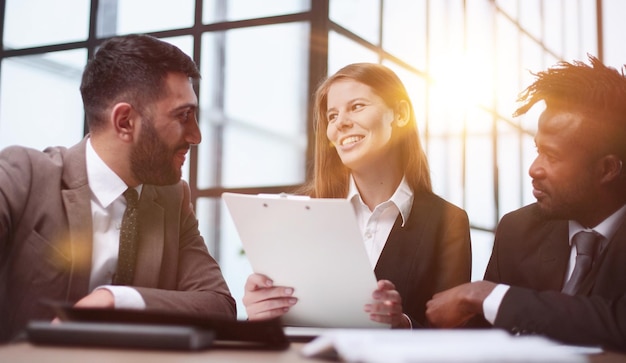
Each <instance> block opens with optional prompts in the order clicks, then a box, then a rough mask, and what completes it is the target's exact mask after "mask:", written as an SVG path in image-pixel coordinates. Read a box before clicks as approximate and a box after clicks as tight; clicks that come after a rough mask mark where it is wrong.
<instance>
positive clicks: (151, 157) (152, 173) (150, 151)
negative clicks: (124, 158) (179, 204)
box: [130, 119, 181, 185]
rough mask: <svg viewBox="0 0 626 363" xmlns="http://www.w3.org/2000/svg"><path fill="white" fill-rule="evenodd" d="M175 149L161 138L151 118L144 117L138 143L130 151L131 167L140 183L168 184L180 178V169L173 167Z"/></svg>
mask: <svg viewBox="0 0 626 363" xmlns="http://www.w3.org/2000/svg"><path fill="white" fill-rule="evenodd" d="M175 153H176V150H171V149H170V148H169V147H168V146H167V145H166V144H165V143H164V142H163V140H161V138H160V137H159V135H158V134H157V132H156V129H155V128H154V125H153V123H152V120H150V119H145V122H144V123H143V127H142V129H141V134H140V135H139V143H138V144H137V145H136V146H135V147H134V148H133V149H132V151H131V155H130V157H131V167H132V169H133V173H134V174H135V177H136V178H137V179H138V180H139V181H140V182H141V183H142V184H153V185H170V184H175V183H177V182H178V181H179V180H180V178H181V171H180V169H176V168H175V167H174V155H175Z"/></svg>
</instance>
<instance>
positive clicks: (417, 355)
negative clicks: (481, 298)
mask: <svg viewBox="0 0 626 363" xmlns="http://www.w3.org/2000/svg"><path fill="white" fill-rule="evenodd" d="M589 349H592V348H588V349H586V350H584V351H582V350H577V349H576V347H569V346H564V345H560V344H557V343H554V342H552V341H550V340H548V339H545V338H542V337H539V336H511V335H510V334H508V333H507V332H505V331H502V330H496V329H481V330H469V329H468V330H463V329H458V330H434V329H422V330H412V331H409V330H367V329H363V330H359V331H350V330H343V329H333V330H328V331H326V332H324V333H323V334H322V335H320V336H319V337H318V338H316V339H314V340H313V341H311V342H310V343H307V344H306V345H304V346H303V348H302V351H301V354H302V355H303V356H305V357H317V358H333V357H335V358H339V359H341V360H342V361H345V362H359V363H410V362H416V363H417V362H433V363H434V362H464V363H474V362H476V363H478V362H480V363H485V362H487V363H489V362H494V363H496V362H497V363H506V362H516V363H517V362H541V363H564V362H568V363H569V362H572V363H582V362H587V358H586V356H585V355H584V354H582V352H584V353H585V354H589V353H590V352H591V351H590V350H589ZM593 349H597V348H593ZM600 351H601V350H596V352H600Z"/></svg>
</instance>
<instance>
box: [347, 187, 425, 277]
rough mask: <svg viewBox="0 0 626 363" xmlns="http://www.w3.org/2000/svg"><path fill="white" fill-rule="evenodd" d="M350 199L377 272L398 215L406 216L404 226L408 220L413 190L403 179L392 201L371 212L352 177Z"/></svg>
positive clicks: (368, 254) (371, 262) (369, 255)
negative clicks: (377, 266) (379, 260)
mask: <svg viewBox="0 0 626 363" xmlns="http://www.w3.org/2000/svg"><path fill="white" fill-rule="evenodd" d="M348 200H350V202H351V203H352V206H353V207H354V212H355V214H356V218H357V221H358V223H359V228H360V230H361V235H362V236H363V243H364V244H365V250H366V251H367V256H368V257H369V260H370V264H371V265H372V269H374V267H376V263H377V262H378V258H379V257H380V254H381V253H382V251H383V248H384V247H385V243H386V242H387V238H388V237H389V233H390V232H391V228H393V225H394V223H395V222H396V218H397V217H398V214H400V215H401V216H402V226H403V227H404V223H406V221H407V220H408V218H409V214H410V213H411V207H412V205H413V191H412V190H411V188H410V187H409V185H408V184H407V182H406V180H405V179H404V178H402V181H401V182H400V185H398V188H397V189H396V191H395V192H394V193H393V195H392V196H391V198H389V200H387V201H386V202H383V203H380V204H379V205H377V206H376V207H375V208H374V210H370V209H369V207H368V206H367V205H366V204H365V203H364V202H363V199H362V198H361V195H360V194H359V190H358V189H357V187H356V184H355V183H354V179H353V178H352V177H350V189H349V191H348Z"/></svg>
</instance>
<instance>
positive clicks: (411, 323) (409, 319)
mask: <svg viewBox="0 0 626 363" xmlns="http://www.w3.org/2000/svg"><path fill="white" fill-rule="evenodd" d="M402 315H404V317H405V318H406V320H408V321H409V329H413V322H412V321H411V318H409V316H408V315H406V314H404V313H403V314H402Z"/></svg>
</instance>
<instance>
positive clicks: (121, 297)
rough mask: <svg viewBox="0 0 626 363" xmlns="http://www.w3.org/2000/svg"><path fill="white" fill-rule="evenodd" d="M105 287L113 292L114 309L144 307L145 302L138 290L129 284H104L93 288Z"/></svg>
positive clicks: (140, 308)
mask: <svg viewBox="0 0 626 363" xmlns="http://www.w3.org/2000/svg"><path fill="white" fill-rule="evenodd" d="M98 289H106V290H109V291H110V292H111V294H113V299H114V301H115V308H116V309H136V310H143V309H145V308H146V302H145V301H144V300H143V297H141V294H140V293H139V291H137V290H135V289H133V288H132V287H129V286H121V285H104V286H98V287H97V288H96V289H95V290H98Z"/></svg>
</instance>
